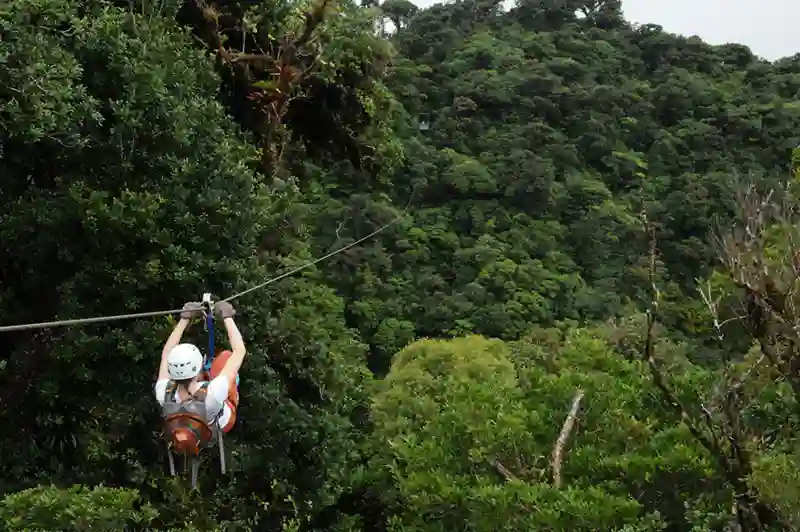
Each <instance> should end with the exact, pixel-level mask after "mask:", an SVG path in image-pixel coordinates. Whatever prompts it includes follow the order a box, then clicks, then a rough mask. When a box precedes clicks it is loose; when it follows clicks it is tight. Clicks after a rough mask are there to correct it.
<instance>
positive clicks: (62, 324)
mask: <svg viewBox="0 0 800 532" xmlns="http://www.w3.org/2000/svg"><path fill="white" fill-rule="evenodd" d="M415 192H416V188H415V189H414V191H412V193H411V197H410V198H409V200H408V203H406V206H405V207H403V210H402V211H401V212H400V214H399V215H397V217H396V218H395V219H393V220H392V221H391V222H389V223H387V224H384V225H382V226H381V227H379V228H378V229H376V230H375V231H373V232H371V233H370V234H368V235H366V236H363V237H361V238H359V239H358V240H355V241H354V242H351V243H350V244H347V245H346V246H342V247H340V248H338V249H336V250H334V251H332V252H330V253H328V254H327V255H323V256H322V257H320V258H318V259H315V260H313V261H309V262H307V263H305V264H303V265H301V266H298V267H297V268H293V269H291V270H289V271H287V272H285V273H282V274H280V275H278V276H277V277H273V278H271V279H268V280H266V281H264V282H263V283H261V284H258V285H256V286H253V287H251V288H248V289H247V290H244V291H242V292H239V293H238V294H234V295H232V296H230V297H228V298H227V299H223V301H226V302H227V301H232V300H234V299H236V298H238V297H241V296H243V295H245V294H249V293H250V292H253V291H254V290H258V289H260V288H264V287H265V286H268V285H270V284H272V283H276V282H278V281H280V280H281V279H285V278H286V277H289V276H290V275H293V274H295V273H297V272H299V271H301V270H304V269H306V268H310V267H311V266H314V265H315V264H319V263H320V262H322V261H324V260H326V259H329V258H331V257H333V256H334V255H337V254H339V253H341V252H343V251H347V250H348V249H350V248H352V247H353V246H357V245H358V244H360V243H362V242H364V241H365V240H368V239H370V238H372V237H373V236H375V235H377V234H378V233H381V232H383V231H385V230H386V229H388V228H389V227H391V226H393V225H394V224H396V223H397V222H399V221H400V220H401V219H402V218H403V217H405V215H406V212H407V211H408V207H409V206H410V205H411V201H412V200H413V199H414V193H415ZM183 311H184V309H174V310H159V311H155V312H139V313H135V314H117V315H115V316H98V317H96V318H77V319H71V320H58V321H45V322H40V323H25V324H21V325H5V326H0V333H4V332H11V331H23V330H28V329H49V328H52V327H66V326H69V325H87V324H90V323H104V322H108V321H120V320H133V319H138V318H154V317H158V316H168V315H170V314H180V313H181V312H183Z"/></svg>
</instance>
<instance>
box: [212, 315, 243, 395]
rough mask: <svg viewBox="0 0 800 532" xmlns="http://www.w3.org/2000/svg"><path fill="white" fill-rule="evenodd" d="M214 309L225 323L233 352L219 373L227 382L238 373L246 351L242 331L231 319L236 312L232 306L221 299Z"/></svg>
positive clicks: (232, 379)
mask: <svg viewBox="0 0 800 532" xmlns="http://www.w3.org/2000/svg"><path fill="white" fill-rule="evenodd" d="M214 310H215V311H216V312H217V314H218V315H219V316H220V317H221V318H222V321H223V323H224V324H225V330H226V331H227V332H228V341H229V342H230V344H231V351H232V352H233V354H232V355H231V357H230V358H229V359H228V361H227V362H226V363H225V367H224V368H222V371H221V372H220V375H225V377H227V378H228V380H229V382H234V381H235V379H236V374H237V373H239V368H241V367H242V362H244V355H245V354H246V353H247V349H246V348H245V347H244V340H243V339H242V333H241V332H239V327H237V326H236V323H235V322H234V321H233V316H234V315H235V314H236V311H235V310H234V309H233V306H232V305H231V304H230V303H226V302H224V301H223V302H220V303H217V304H216V305H214Z"/></svg>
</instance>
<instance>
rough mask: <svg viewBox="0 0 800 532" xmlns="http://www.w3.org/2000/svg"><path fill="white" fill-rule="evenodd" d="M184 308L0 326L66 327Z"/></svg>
mask: <svg viewBox="0 0 800 532" xmlns="http://www.w3.org/2000/svg"><path fill="white" fill-rule="evenodd" d="M181 312H183V309H180V308H179V309H175V310H160V311H156V312H140V313H137V314H117V315H116V316H99V317H97V318H78V319H74V320H58V321H43V322H41V323H25V324H23V325H5V326H2V327H0V333H4V332H11V331H22V330H25V329H49V328H51V327H66V326H67V325H86V324H89V323H101V322H106V321H119V320H133V319H136V318H152V317H157V316H168V315H170V314H180V313H181Z"/></svg>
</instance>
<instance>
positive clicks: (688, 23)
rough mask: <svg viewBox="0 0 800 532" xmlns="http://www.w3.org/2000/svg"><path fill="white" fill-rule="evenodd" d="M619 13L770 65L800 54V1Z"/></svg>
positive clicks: (644, 2)
mask: <svg viewBox="0 0 800 532" xmlns="http://www.w3.org/2000/svg"><path fill="white" fill-rule="evenodd" d="M412 1H413V2H414V3H415V4H416V5H418V6H419V7H427V6H430V5H432V4H434V3H439V0H412ZM510 1H511V3H513V0H510ZM622 10H623V12H624V14H625V18H626V19H628V20H629V21H631V22H637V23H640V24H647V23H651V24H659V25H660V26H662V27H663V28H664V30H666V31H668V32H670V33H677V34H680V35H685V36H687V37H688V36H691V35H697V36H699V37H700V38H701V39H703V40H704V41H706V42H707V43H709V44H725V43H730V42H734V43H739V44H744V45H747V46H749V47H750V50H751V51H752V52H753V53H754V54H756V55H759V56H761V57H763V58H764V59H768V60H770V61H774V60H776V59H779V58H781V57H786V56H790V55H794V54H796V53H800V39H798V32H800V29H798V23H799V21H800V0H622Z"/></svg>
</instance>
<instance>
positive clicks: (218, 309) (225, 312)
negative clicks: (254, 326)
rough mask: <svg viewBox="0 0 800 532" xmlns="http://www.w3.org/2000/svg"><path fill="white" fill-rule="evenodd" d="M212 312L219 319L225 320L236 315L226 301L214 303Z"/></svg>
mask: <svg viewBox="0 0 800 532" xmlns="http://www.w3.org/2000/svg"><path fill="white" fill-rule="evenodd" d="M214 312H215V313H216V315H217V316H218V317H220V318H222V319H223V320H224V319H227V318H232V317H234V316H235V315H236V310H234V308H233V305H231V304H230V303H228V302H226V301H220V302H219V303H214Z"/></svg>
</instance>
